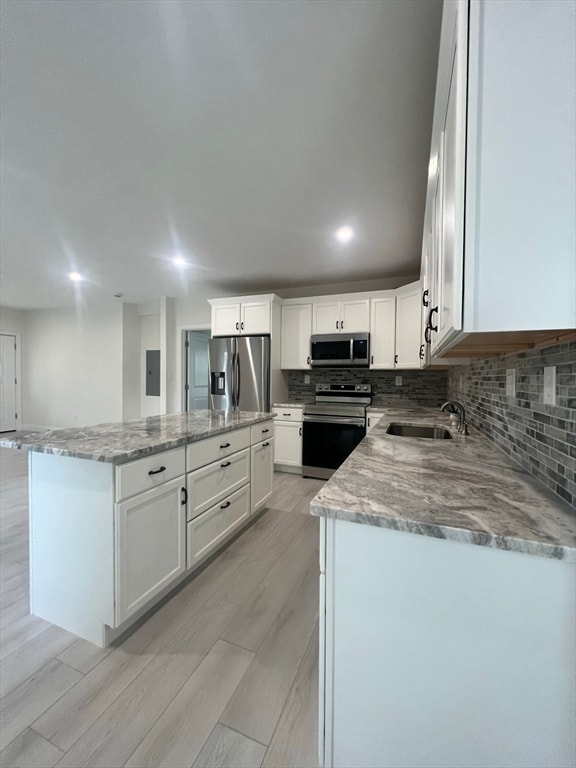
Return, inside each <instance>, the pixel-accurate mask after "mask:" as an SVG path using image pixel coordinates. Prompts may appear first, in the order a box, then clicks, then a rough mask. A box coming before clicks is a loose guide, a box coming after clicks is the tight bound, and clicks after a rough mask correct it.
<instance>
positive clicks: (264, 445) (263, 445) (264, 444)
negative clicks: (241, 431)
mask: <svg viewBox="0 0 576 768" xmlns="http://www.w3.org/2000/svg"><path fill="white" fill-rule="evenodd" d="M269 445H270V443H262V448H268V446H269Z"/></svg>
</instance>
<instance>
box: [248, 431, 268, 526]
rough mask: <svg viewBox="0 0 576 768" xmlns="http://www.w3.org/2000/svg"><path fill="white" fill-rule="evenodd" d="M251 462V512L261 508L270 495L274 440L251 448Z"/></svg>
mask: <svg viewBox="0 0 576 768" xmlns="http://www.w3.org/2000/svg"><path fill="white" fill-rule="evenodd" d="M251 458H252V461H251V465H252V466H251V488H250V491H251V495H252V503H251V511H252V512H255V511H256V510H257V509H259V508H260V507H261V506H263V505H264V504H265V503H266V502H267V501H268V499H269V498H270V496H271V495H272V482H273V476H274V440H273V439H272V440H265V441H264V442H263V443H258V445H253V446H252V457H251Z"/></svg>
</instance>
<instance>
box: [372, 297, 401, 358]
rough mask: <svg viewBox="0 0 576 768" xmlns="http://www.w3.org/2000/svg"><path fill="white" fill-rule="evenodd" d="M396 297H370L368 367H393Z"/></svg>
mask: <svg viewBox="0 0 576 768" xmlns="http://www.w3.org/2000/svg"><path fill="white" fill-rule="evenodd" d="M395 346H396V297H395V296H390V297H387V298H381V299H372V308H371V318H370V368H394V353H395Z"/></svg>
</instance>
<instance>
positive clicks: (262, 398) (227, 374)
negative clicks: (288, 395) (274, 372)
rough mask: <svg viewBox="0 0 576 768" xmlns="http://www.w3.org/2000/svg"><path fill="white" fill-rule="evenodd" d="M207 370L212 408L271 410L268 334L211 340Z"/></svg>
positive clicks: (222, 409) (214, 409)
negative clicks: (208, 372)
mask: <svg viewBox="0 0 576 768" xmlns="http://www.w3.org/2000/svg"><path fill="white" fill-rule="evenodd" d="M208 369H209V371H210V408H211V410H213V411H232V410H241V411H269V410H270V337H269V336H222V337H221V338H216V339H211V341H210V343H209V345H208Z"/></svg>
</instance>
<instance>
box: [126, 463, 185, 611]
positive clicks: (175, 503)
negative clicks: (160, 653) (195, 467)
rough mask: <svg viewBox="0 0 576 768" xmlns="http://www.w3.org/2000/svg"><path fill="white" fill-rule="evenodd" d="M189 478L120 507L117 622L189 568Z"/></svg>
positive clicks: (168, 484) (142, 495)
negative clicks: (186, 502)
mask: <svg viewBox="0 0 576 768" xmlns="http://www.w3.org/2000/svg"><path fill="white" fill-rule="evenodd" d="M183 486H184V477H179V478H176V479H175V480H171V481H170V482H168V483H165V484H164V485H161V486H159V487H158V488H154V489H153V490H150V491H146V492H145V493H141V494H138V495H137V496H133V497H132V498H131V499H128V500H127V501H122V502H120V503H119V504H116V552H115V562H116V623H117V624H121V623H122V622H123V621H125V620H126V619H127V618H128V617H130V616H131V615H132V614H133V613H136V611H138V610H139V609H140V608H142V607H143V606H144V605H146V603H148V601H149V600H150V599H151V598H153V597H154V596H155V595H157V594H158V593H159V592H161V591H162V590H163V589H165V588H166V587H168V586H169V585H170V584H171V583H172V582H173V581H175V580H176V579H177V578H178V577H179V576H180V575H181V574H182V573H184V571H185V568H186V552H185V539H184V536H185V526H186V506H185V505H184V504H182V496H183V494H182V488H183Z"/></svg>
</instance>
